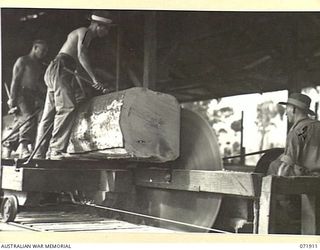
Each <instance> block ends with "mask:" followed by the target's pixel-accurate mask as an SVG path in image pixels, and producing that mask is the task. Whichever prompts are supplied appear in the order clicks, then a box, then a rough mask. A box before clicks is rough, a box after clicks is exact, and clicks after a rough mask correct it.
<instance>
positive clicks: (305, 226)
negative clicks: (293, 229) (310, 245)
mask: <svg viewBox="0 0 320 250" xmlns="http://www.w3.org/2000/svg"><path fill="white" fill-rule="evenodd" d="M318 209H319V208H318ZM316 219H317V218H316V196H314V195H306V194H302V195H301V234H303V235H308V234H311V235H315V234H316V233H317V225H316V224H317V220H316Z"/></svg>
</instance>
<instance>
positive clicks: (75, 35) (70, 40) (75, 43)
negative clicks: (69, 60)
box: [59, 27, 88, 61]
mask: <svg viewBox="0 0 320 250" xmlns="http://www.w3.org/2000/svg"><path fill="white" fill-rule="evenodd" d="M87 31H88V28H85V27H81V28H78V29H76V30H74V31H72V32H71V33H69V35H68V37H67V40H66V41H65V43H64V44H63V46H62V48H61V49H60V51H59V53H65V54H68V55H70V56H72V57H73V58H74V59H75V60H76V61H79V60H78V53H79V49H80V46H81V43H82V41H83V39H84V36H85V35H86V32H87Z"/></svg>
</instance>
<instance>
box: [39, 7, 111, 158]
mask: <svg viewBox="0 0 320 250" xmlns="http://www.w3.org/2000/svg"><path fill="white" fill-rule="evenodd" d="M90 20H91V24H90V26H89V27H87V28H85V27H81V28H78V29H76V30H74V31H72V32H71V33H70V34H69V35H68V38H67V40H66V42H65V43H64V44H63V46H62V48H61V49H60V51H59V54H58V55H57V56H56V58H55V59H54V60H53V61H52V62H51V63H50V65H49V67H48V68H47V71H46V74H45V83H46V85H47V87H48V88H47V96H46V102H45V107H44V111H43V115H42V118H41V121H40V125H39V128H38V135H37V143H36V144H37V145H38V144H39V143H40V141H41V139H42V137H43V135H44V134H45V131H46V130H47V129H48V128H49V127H50V125H51V124H52V123H53V131H52V137H51V141H50V146H49V153H48V155H47V157H48V158H49V159H61V158H63V157H64V156H63V155H64V153H65V152H66V148H67V146H68V141H69V137H70V133H71V128H72V125H73V120H74V110H75V107H76V99H75V88H74V85H73V84H75V83H74V82H75V80H74V75H73V74H71V73H70V70H71V71H75V70H76V69H77V67H78V66H79V65H80V66H82V67H83V68H84V69H85V70H86V72H87V73H88V75H89V76H90V77H91V79H92V82H93V85H92V86H93V87H94V88H95V89H98V90H103V89H104V87H103V85H102V84H101V83H100V82H99V81H98V79H97V78H96V76H95V74H94V71H93V69H92V67H91V65H90V63H89V60H88V48H89V45H90V43H91V41H92V40H93V39H94V38H97V37H98V38H101V37H104V36H106V35H107V34H108V31H109V28H110V27H111V23H112V20H111V19H110V18H109V12H107V11H98V12H95V13H94V14H93V15H92V16H91V19H90ZM66 69H67V70H66ZM49 140H50V138H49V137H46V138H45V139H44V140H43V143H42V144H41V146H40V147H39V149H38V152H37V154H36V155H35V158H42V159H43V158H45V157H46V151H47V145H48V144H49Z"/></svg>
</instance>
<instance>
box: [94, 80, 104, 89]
mask: <svg viewBox="0 0 320 250" xmlns="http://www.w3.org/2000/svg"><path fill="white" fill-rule="evenodd" d="M92 87H94V88H95V89H96V90H103V89H104V86H103V84H102V83H101V82H98V81H94V82H93V85H92Z"/></svg>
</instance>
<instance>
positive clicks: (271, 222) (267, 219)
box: [258, 176, 276, 234]
mask: <svg viewBox="0 0 320 250" xmlns="http://www.w3.org/2000/svg"><path fill="white" fill-rule="evenodd" d="M273 181H274V178H273V176H266V177H264V178H262V186H261V195H260V212H259V225H258V232H259V234H269V233H274V230H275V216H274V214H273V213H274V212H275V206H276V203H275V197H274V195H273V192H274V191H275V185H274V183H273Z"/></svg>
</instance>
